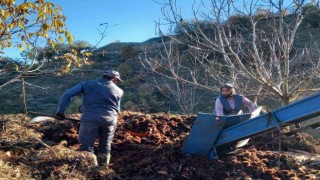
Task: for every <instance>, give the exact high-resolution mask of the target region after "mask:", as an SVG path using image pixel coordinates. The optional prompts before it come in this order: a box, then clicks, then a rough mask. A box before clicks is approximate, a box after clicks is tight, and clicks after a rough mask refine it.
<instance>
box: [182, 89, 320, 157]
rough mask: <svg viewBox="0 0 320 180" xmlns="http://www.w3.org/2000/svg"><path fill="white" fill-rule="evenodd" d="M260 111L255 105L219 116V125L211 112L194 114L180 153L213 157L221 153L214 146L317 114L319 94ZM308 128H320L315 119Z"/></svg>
mask: <svg viewBox="0 0 320 180" xmlns="http://www.w3.org/2000/svg"><path fill="white" fill-rule="evenodd" d="M260 110H261V108H258V109H257V110H256V111H255V112H253V113H252V114H251V113H247V114H241V115H232V116H220V121H221V123H219V124H217V122H216V120H215V117H216V116H215V114H208V113H198V115H197V119H196V120H195V122H194V124H193V126H192V128H191V131H190V133H189V136H188V137H187V139H186V142H185V144H184V147H183V149H182V154H192V155H199V156H208V157H209V158H210V159H214V158H216V157H217V156H218V154H219V153H221V152H217V147H218V146H222V145H227V144H228V143H232V142H237V141H240V140H244V139H247V138H250V137H253V136H256V135H259V134H262V133H266V132H271V131H274V130H276V129H278V130H281V127H284V126H289V125H292V124H296V125H297V124H299V123H300V122H303V121H307V120H310V119H311V118H313V117H317V116H319V115H320V93H317V94H314V95H312V96H309V97H307V98H304V99H301V100H299V101H296V102H294V103H291V104H289V105H286V106H283V107H281V108H278V109H276V110H273V111H271V112H268V113H264V114H262V115H260ZM308 127H311V128H318V127H320V122H319V120H318V122H315V123H313V124H311V125H309V126H308ZM308 127H298V126H297V128H299V129H296V130H294V131H292V132H291V133H290V132H289V133H288V134H294V133H296V132H298V131H299V130H303V129H306V128H308Z"/></svg>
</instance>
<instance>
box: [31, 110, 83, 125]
mask: <svg viewBox="0 0 320 180" xmlns="http://www.w3.org/2000/svg"><path fill="white" fill-rule="evenodd" d="M28 114H33V115H39V116H37V117H35V118H32V119H31V120H30V122H29V123H30V124H35V123H41V122H45V121H52V120H55V119H58V117H57V116H54V115H50V114H44V113H40V112H32V111H29V112H28ZM64 120H68V121H73V122H81V121H80V120H79V119H74V118H68V117H66V118H64Z"/></svg>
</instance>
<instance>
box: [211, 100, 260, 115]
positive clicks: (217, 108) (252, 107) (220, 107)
mask: <svg viewBox="0 0 320 180" xmlns="http://www.w3.org/2000/svg"><path fill="white" fill-rule="evenodd" d="M242 99H243V104H244V105H245V106H247V107H248V108H249V110H250V112H253V111H254V110H256V105H255V104H254V103H253V102H251V101H250V100H249V99H248V98H246V97H243V98H242ZM227 100H228V102H229V104H230V106H231V108H232V109H234V107H235V100H234V98H232V99H229V98H228V99H227ZM215 111H216V115H218V116H221V115H224V113H223V105H222V103H221V101H220V98H217V99H216V102H215Z"/></svg>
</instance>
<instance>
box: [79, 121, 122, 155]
mask: <svg viewBox="0 0 320 180" xmlns="http://www.w3.org/2000/svg"><path fill="white" fill-rule="evenodd" d="M116 128H117V120H114V121H110V122H107V121H105V122H87V121H85V122H81V124H80V130H79V137H78V140H79V143H80V151H90V152H92V153H93V148H94V142H95V140H96V139H97V138H99V145H98V153H99V154H106V153H110V151H111V143H112V140H113V137H114V132H115V130H116Z"/></svg>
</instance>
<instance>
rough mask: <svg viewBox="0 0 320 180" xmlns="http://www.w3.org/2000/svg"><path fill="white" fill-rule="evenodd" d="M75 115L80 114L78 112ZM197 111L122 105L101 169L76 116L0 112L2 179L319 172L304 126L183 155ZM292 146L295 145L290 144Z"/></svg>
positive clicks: (299, 175)
mask: <svg viewBox="0 0 320 180" xmlns="http://www.w3.org/2000/svg"><path fill="white" fill-rule="evenodd" d="M73 117H77V118H79V117H80V115H79V114H78V115H74V116H73ZM195 118H196V117H194V116H191V117H187V116H181V115H167V114H161V113H159V114H142V113H135V112H122V113H121V116H120V117H119V122H118V129H117V131H116V134H115V138H114V141H113V145H112V152H111V154H112V158H111V165H110V167H109V168H107V169H106V168H105V169H101V168H100V169H99V168H96V167H94V157H93V156H92V155H90V154H88V153H86V152H79V151H77V148H78V144H77V131H78V128H79V124H77V123H72V122H68V121H58V120H55V121H48V122H43V123H41V124H36V125H31V124H29V121H30V118H29V117H27V116H24V115H21V114H18V115H4V116H0V135H1V139H0V177H1V178H4V179H318V178H320V170H319V169H320V158H319V157H320V155H319V153H320V151H319V147H320V140H319V138H314V137H312V136H310V135H307V134H303V133H298V134H296V135H294V136H292V137H284V136H280V135H279V133H275V132H274V133H273V134H272V133H271V134H270V135H263V136H258V137H255V138H252V139H251V140H250V144H251V147H249V148H246V149H239V150H237V151H235V152H234V153H232V154H230V155H226V156H223V157H219V159H216V160H208V158H207V157H196V156H191V155H185V156H183V155H182V154H181V149H182V147H183V143H184V141H185V140H186V137H187V136H188V133H189V131H190V128H191V126H192V123H193V122H194V120H195ZM272 135H273V136H272ZM271 137H272V138H271ZM279 142H280V143H279ZM279 145H281V146H279ZM293 149H294V150H295V152H292V151H293ZM279 150H281V151H279ZM287 150H290V151H291V153H288V152H287ZM308 152H309V153H308Z"/></svg>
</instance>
